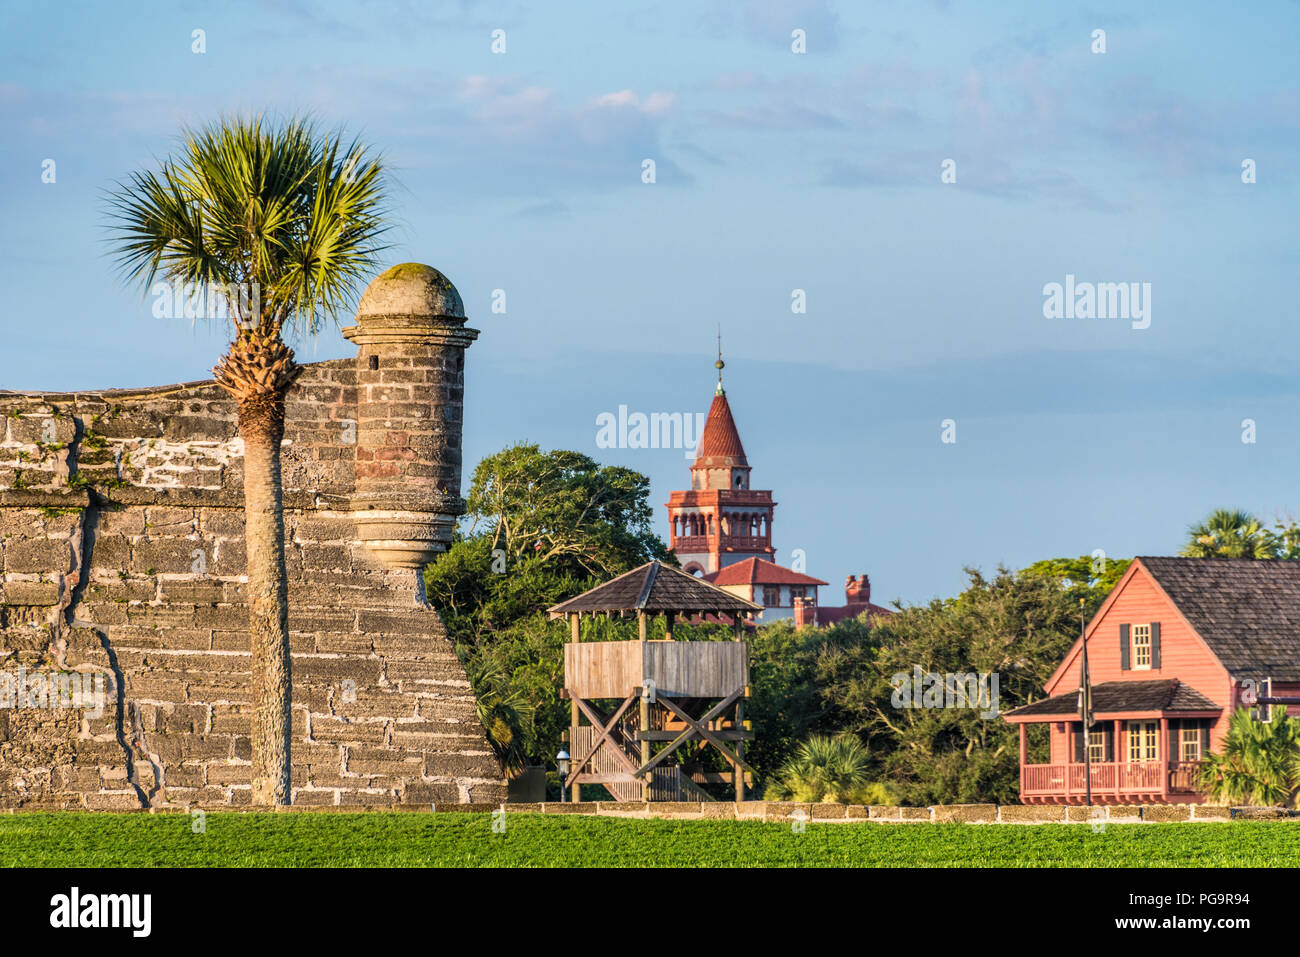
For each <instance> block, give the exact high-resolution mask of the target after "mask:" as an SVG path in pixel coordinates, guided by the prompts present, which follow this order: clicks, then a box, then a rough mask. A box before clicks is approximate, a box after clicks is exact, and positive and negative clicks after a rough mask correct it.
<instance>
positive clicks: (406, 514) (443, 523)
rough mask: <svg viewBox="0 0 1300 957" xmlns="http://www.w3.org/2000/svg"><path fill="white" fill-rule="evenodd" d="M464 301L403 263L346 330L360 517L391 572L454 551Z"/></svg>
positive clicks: (419, 585)
mask: <svg viewBox="0 0 1300 957" xmlns="http://www.w3.org/2000/svg"><path fill="white" fill-rule="evenodd" d="M465 321H466V319H465V307H464V303H463V302H462V301H461V298H460V293H459V292H457V291H456V287H455V286H453V285H452V284H451V281H450V280H449V279H447V277H446V276H444V275H443V274H442V273H440V272H439V271H438V270H436V269H434V268H433V267H431V266H424V265H421V264H419V263H403V264H401V265H399V266H394V267H393V268H391V269H389V270H388V271H387V272H385V273H383V274H382V275H380V276H379V277H377V278H376V279H375V280H374V281H373V282H372V283H371V284H370V285H369V287H367V289H366V291H365V293H364V294H363V295H362V297H361V301H360V303H359V304H358V307H357V324H356V325H355V326H349V327H348V328H346V329H344V330H343V335H344V336H346V337H347V338H348V339H349V340H351V341H352V342H354V343H356V344H357V346H358V347H359V348H358V352H357V359H356V363H357V430H356V438H357V459H356V491H355V493H354V495H353V498H352V504H351V507H352V510H353V518H354V519H355V521H356V523H357V532H358V537H359V538H360V540H361V541H362V542H363V543H364V544H365V546H366V548H367V549H368V550H369V551H370V552H371V553H372V554H374V555H375V556H376V557H378V558H380V559H381V560H382V561H383V562H384V563H385V564H387V565H389V566H390V567H394V568H408V569H412V570H414V571H415V573H416V574H415V579H416V600H417V602H421V603H422V602H423V601H424V588H423V579H422V576H421V575H420V573H419V569H421V568H422V567H423V566H424V565H425V564H426V563H428V562H429V561H431V560H432V559H433V558H434V556H435V555H437V554H439V553H440V552H443V551H445V550H446V548H447V546H448V545H449V544H450V543H451V538H452V532H453V530H454V527H455V523H456V518H457V517H458V516H460V515H462V514H464V512H465V500H464V499H463V498H461V495H460V480H461V474H460V473H461V426H462V422H463V417H464V395H465V350H466V348H468V347H469V345H470V343H472V342H473V341H474V340H475V339H476V338H478V334H479V333H478V330H477V329H469V328H466V326H465Z"/></svg>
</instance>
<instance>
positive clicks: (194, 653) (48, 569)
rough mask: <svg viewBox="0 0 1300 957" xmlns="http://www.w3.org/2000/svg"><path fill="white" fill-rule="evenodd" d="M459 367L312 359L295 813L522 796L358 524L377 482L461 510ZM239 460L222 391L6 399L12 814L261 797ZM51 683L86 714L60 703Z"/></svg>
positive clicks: (364, 358)
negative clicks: (98, 695) (433, 487)
mask: <svg viewBox="0 0 1300 957" xmlns="http://www.w3.org/2000/svg"><path fill="white" fill-rule="evenodd" d="M448 286H449V284H448ZM364 302H365V300H364V299H363V303H364ZM461 321H462V322H463V319H462V320H461ZM378 338H379V340H383V337H382V336H380V337H378ZM390 338H391V337H390ZM398 338H399V339H401V337H398ZM376 353H378V354H379V358H378V359H376V358H372V356H374V355H375V354H376ZM452 353H454V354H452ZM463 358H464V350H463V348H458V349H454V350H445V349H443V350H438V349H434V350H432V351H431V350H430V349H429V348H428V347H427V344H425V345H422V344H421V343H420V342H418V341H415V340H412V339H411V338H410V337H406V338H405V339H404V340H402V341H396V342H391V343H389V342H384V341H380V343H379V344H378V345H374V344H371V345H363V346H362V348H361V355H359V356H358V358H357V359H355V360H350V359H349V360H339V361H330V362H318V363H313V364H310V365H307V366H306V367H305V371H304V373H303V375H302V377H301V378H300V379H299V382H298V385H297V386H296V387H295V389H294V391H293V392H292V393H291V395H290V400H289V402H288V406H287V409H286V413H287V414H286V419H287V426H286V437H285V443H284V447H283V470H284V489H285V492H284V511H285V526H286V528H285V533H286V534H285V539H286V552H287V564H288V579H289V605H290V616H289V627H290V633H291V651H292V656H293V751H292V760H293V773H292V787H293V794H292V801H293V803H294V804H298V805H356V804H376V805H390V804H429V803H433V802H439V803H442V802H452V803H454V802H498V801H502V800H504V799H505V796H506V788H505V782H504V779H503V777H502V774H501V772H500V770H499V768H498V765H497V762H496V760H495V758H494V757H493V755H492V752H491V748H490V746H489V745H488V742H487V739H486V737H485V735H484V733H483V729H482V725H481V723H480V722H479V720H478V717H477V711H476V707H475V701H474V697H473V694H472V692H471V689H470V685H469V682H468V680H467V678H466V675H465V673H464V670H463V669H462V667H461V665H460V662H459V661H458V660H457V658H456V655H455V653H454V652H453V649H452V647H451V645H450V643H449V642H448V640H447V638H446V635H445V631H444V630H443V627H442V623H441V621H440V620H439V618H438V616H437V614H436V612H434V611H433V610H432V609H430V608H428V607H427V606H425V605H424V604H423V598H422V589H420V588H419V584H418V575H419V572H418V570H416V569H415V568H413V567H402V566H401V565H400V564H397V565H395V564H394V562H393V561H391V560H385V556H384V554H383V553H382V552H381V551H379V550H377V549H376V547H375V545H376V543H375V542H373V541H366V540H365V538H366V534H367V532H366V526H365V525H364V524H362V523H360V522H358V520H357V512H356V511H355V509H356V507H357V506H356V499H357V493H358V484H359V483H360V484H361V485H365V484H366V482H365V479H366V476H368V475H378V476H380V477H381V478H383V479H384V480H386V481H392V480H393V479H394V477H397V478H400V477H401V474H402V470H405V469H410V470H411V482H410V483H408V487H418V485H419V482H420V480H421V477H422V476H423V477H425V478H427V479H429V480H430V481H434V482H438V483H439V485H438V488H439V489H440V492H442V493H446V495H447V496H448V498H449V500H452V501H459V499H458V495H459V474H460V458H459V455H460V439H459V422H460V407H459V401H460V395H461V388H462V382H463V379H462V370H463ZM448 410H450V411H448ZM453 418H454V420H455V422H454V424H455V428H454V429H453V430H450V431H451V432H454V434H448V435H443V437H442V439H439V440H438V441H437V442H433V443H432V444H428V443H426V444H424V445H422V444H421V441H420V440H419V436H420V435H421V434H424V435H425V436H426V437H427V436H428V435H434V436H435V437H437V436H438V435H442V433H443V432H445V431H447V430H444V429H443V427H442V426H443V423H445V422H447V421H450V420H451V419H453ZM376 442H377V443H379V445H378V447H376ZM242 465H243V458H242V441H241V440H240V438H239V437H238V434H237V429H236V410H235V405H234V402H233V401H232V399H231V398H230V397H229V396H228V395H227V394H226V393H225V392H224V391H223V390H222V389H220V388H219V387H217V386H216V385H215V384H214V383H212V382H197V383H189V384H183V385H176V386H169V387H164V388H156V389H146V390H112V391H102V392H76V393H13V392H0V808H17V807H22V808H34V807H49V808H90V809H100V808H104V809H129V808H140V807H159V806H166V805H172V806H175V805H186V804H198V805H203V806H221V805H234V806H238V805H244V804H248V803H250V798H251V787H250V771H251V751H250V737H249V734H250V713H251V678H250V674H249V666H250V653H249V639H248V611H247V606H246V604H245V593H246V589H247V584H246V576H245V567H244V563H245V546H244V540H243V528H244V516H243V489H242V484H243V474H242V473H243V469H242ZM453 473H454V475H453ZM377 502H378V500H377V499H376V498H375V496H374V495H371V496H370V500H369V502H368V504H367V505H366V506H365V507H366V508H368V509H372V510H373V509H375V506H376V504H377ZM378 504H382V502H378ZM402 504H403V507H405V508H408V509H409V508H410V507H411V503H410V501H407V502H405V503H402ZM368 514H373V515H376V516H381V515H382V516H387V517H386V518H383V519H382V520H381V521H387V522H388V526H385V527H388V528H393V527H395V526H393V525H392V523H393V522H394V521H396V520H398V519H400V520H402V521H409V520H410V519H411V516H410V514H409V512H405V511H399V512H391V513H383V512H380V511H372V512H370V513H368ZM393 516H397V519H394V518H393ZM451 520H452V519H451V518H449V517H448V516H442V517H441V518H440V519H439V521H440V522H441V525H443V526H446V525H448V524H449V522H450V521H451ZM417 531H418V530H417ZM384 534H391V535H392V536H393V537H394V538H399V537H401V535H400V534H399V533H398V532H393V531H389V532H385V533H384ZM411 534H414V533H411V532H410V531H409V530H408V532H407V537H408V538H409V537H410V535H411ZM372 537H373V535H372ZM381 544H383V543H381ZM388 544H391V543H388ZM407 565H410V562H408V563H407ZM49 675H59V676H60V677H59V678H58V679H56V683H55V684H54V691H53V693H52V697H54V698H55V699H57V698H58V697H59V694H60V688H59V685H58V683H57V682H61V683H62V694H63V695H64V697H65V698H66V697H67V695H68V692H69V691H71V692H72V693H73V695H75V694H76V693H77V691H79V690H83V691H85V692H86V693H87V697H86V699H85V700H82V701H81V702H80V704H81V705H82V706H81V707H71V706H67V705H68V704H69V702H67V701H64V702H63V703H62V706H60V705H59V702H58V701H57V700H55V701H53V702H49V701H46V700H43V699H42V698H41V695H40V689H41V687H45V688H46V689H47V691H48V690H49V687H50V682H49V680H48V676H49ZM33 676H42V678H37V679H36V681H35V682H33ZM19 678H21V679H22V682H23V683H24V684H26V687H21V686H19ZM42 681H43V682H44V684H42ZM95 688H101V689H102V702H101V703H102V708H101V707H99V706H98V704H96V703H94V700H93V699H92V697H91V692H92V691H93V690H94V689H95ZM33 689H34V691H33ZM6 694H8V698H9V700H7V701H6V700H3V699H4V697H5V695H6ZM33 695H34V696H33ZM71 703H72V704H75V703H77V702H76V701H73V702H71ZM4 705H7V706H4Z"/></svg>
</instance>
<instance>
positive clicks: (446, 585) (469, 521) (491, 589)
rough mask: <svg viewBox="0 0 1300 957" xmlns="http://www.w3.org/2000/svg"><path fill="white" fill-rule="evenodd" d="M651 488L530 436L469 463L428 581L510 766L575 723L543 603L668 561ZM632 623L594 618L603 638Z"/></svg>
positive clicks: (540, 752) (546, 750) (622, 633)
mask: <svg viewBox="0 0 1300 957" xmlns="http://www.w3.org/2000/svg"><path fill="white" fill-rule="evenodd" d="M649 495H650V481H649V479H647V478H646V477H645V476H644V475H642V474H640V473H639V472H635V471H633V470H631V469H626V468H620V467H615V466H601V465H600V464H598V463H597V462H595V461H594V460H592V459H591V458H589V457H587V456H585V455H582V454H580V453H578V452H569V451H563V450H556V451H551V452H543V451H542V450H541V449H539V448H538V446H536V445H531V444H521V445H515V446H511V447H509V448H506V449H503V450H502V451H501V452H498V453H496V454H495V455H491V456H488V457H487V458H485V459H484V460H483V461H482V462H480V463H479V465H478V467H477V468H476V469H475V470H474V477H473V479H472V481H471V484H470V489H469V493H468V495H467V496H466V501H467V503H468V509H469V510H468V514H467V516H466V525H467V528H466V529H465V531H464V532H463V533H462V534H460V535H459V536H458V538H457V540H456V541H455V542H454V543H453V544H452V547H451V548H450V549H448V551H447V552H446V553H445V554H443V555H441V556H439V558H438V559H437V560H436V561H435V562H433V563H432V564H431V565H429V566H428V568H426V569H425V592H426V594H427V595H428V598H429V601H430V603H431V604H432V605H433V606H434V607H435V608H437V609H438V610H439V611H440V612H441V614H442V617H443V620H444V622H445V623H446V625H447V630H448V634H449V635H450V637H451V638H452V640H453V641H454V643H455V647H456V652H457V654H458V655H459V656H460V658H461V661H462V662H463V663H464V665H465V669H466V671H467V672H468V673H469V676H470V680H471V682H472V683H473V685H474V691H475V694H476V696H478V698H479V701H480V716H481V717H482V719H483V723H484V728H485V730H486V731H487V734H488V740H489V741H490V742H491V744H492V747H493V748H494V750H495V751H496V754H497V757H498V758H499V759H500V760H501V762H502V765H503V766H504V767H507V768H510V769H513V768H516V767H519V766H521V765H522V764H528V763H532V764H544V763H548V762H549V761H550V759H551V757H552V756H553V755H554V754H555V752H556V751H557V750H558V749H559V745H560V740H561V738H560V735H561V733H562V732H563V730H564V729H565V728H566V727H567V726H568V722H569V714H568V707H567V705H566V704H565V702H564V701H562V700H561V698H560V696H559V693H558V689H559V688H560V687H562V685H563V677H564V643H565V641H567V639H568V629H567V627H566V626H565V624H564V623H563V622H553V621H549V620H548V619H547V616H546V613H545V611H546V609H547V608H549V607H550V606H551V605H554V604H557V603H559V602H561V601H564V600H565V599H567V598H572V597H573V596H574V595H577V594H580V593H582V592H583V591H586V590H587V589H588V588H591V587H593V586H595V585H598V584H600V583H601V582H603V581H606V580H608V579H609V578H613V577H615V576H616V575H621V574H622V573H623V572H626V571H630V570H631V569H633V568H636V567H637V566H639V565H643V564H645V563H646V562H647V561H650V560H651V559H655V558H658V559H663V560H670V559H669V556H668V554H667V550H666V548H665V546H664V543H663V542H662V541H661V540H660V539H659V538H658V537H657V536H655V534H654V533H653V531H652V528H651V519H652V515H653V512H652V510H651V508H650V504H649ZM632 627H633V625H632V623H630V622H608V623H607V622H599V623H593V628H594V629H595V630H597V631H602V632H608V634H607V635H605V637H623V638H631V637H634V635H633V634H632V633H630V632H629V631H628V630H629V629H630V628H632ZM662 627H663V625H662V621H657V622H656V629H662ZM678 632H679V634H681V636H682V637H684V636H685V632H683V630H682V627H679V628H678ZM593 637H600V636H598V635H593ZM485 702H486V703H485Z"/></svg>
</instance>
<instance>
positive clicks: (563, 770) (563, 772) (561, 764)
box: [555, 748, 569, 801]
mask: <svg viewBox="0 0 1300 957" xmlns="http://www.w3.org/2000/svg"><path fill="white" fill-rule="evenodd" d="M555 769H556V770H557V771H559V772H560V800H561V801H567V800H568V799H569V798H568V796H567V789H566V788H565V785H564V779H565V778H567V777H568V776H569V752H568V751H565V750H564V749H563V748H561V749H560V753H559V754H557V755H556V756H555Z"/></svg>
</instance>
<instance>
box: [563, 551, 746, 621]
mask: <svg viewBox="0 0 1300 957" xmlns="http://www.w3.org/2000/svg"><path fill="white" fill-rule="evenodd" d="M762 610H763V608H762V606H761V605H756V604H754V603H753V602H752V601H747V600H746V599H744V598H741V597H739V596H738V595H733V594H732V593H731V592H729V591H726V590H725V589H722V588H719V587H718V586H717V585H711V584H709V583H708V582H706V581H701V580H700V579H698V578H696V577H695V576H694V575H689V574H687V573H686V572H684V571H680V570H679V569H676V568H670V567H669V566H667V565H664V564H663V563H662V562H658V561H653V562H646V563H645V564H644V565H642V566H641V567H640V568H634V569H632V570H631V571H630V572H624V573H623V574H622V575H619V576H618V577H617V578H613V579H610V580H609V581H607V582H605V584H603V585H597V586H596V587H595V588H593V589H591V590H590V591H586V592H583V593H582V594H581V595H578V596H577V597H576V598H570V599H569V600H568V601H563V602H560V603H559V604H558V605H555V606H553V607H552V608H550V609H548V611H549V612H550V615H551V617H552V618H563V617H564V616H565V615H569V614H575V613H576V614H582V613H587V614H599V613H602V612H604V613H609V614H616V613H630V612H637V613H640V612H644V613H645V614H647V615H661V614H665V613H667V612H674V613H678V614H688V613H689V614H709V615H717V614H724V615H741V614H749V613H756V612H760V611H762Z"/></svg>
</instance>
